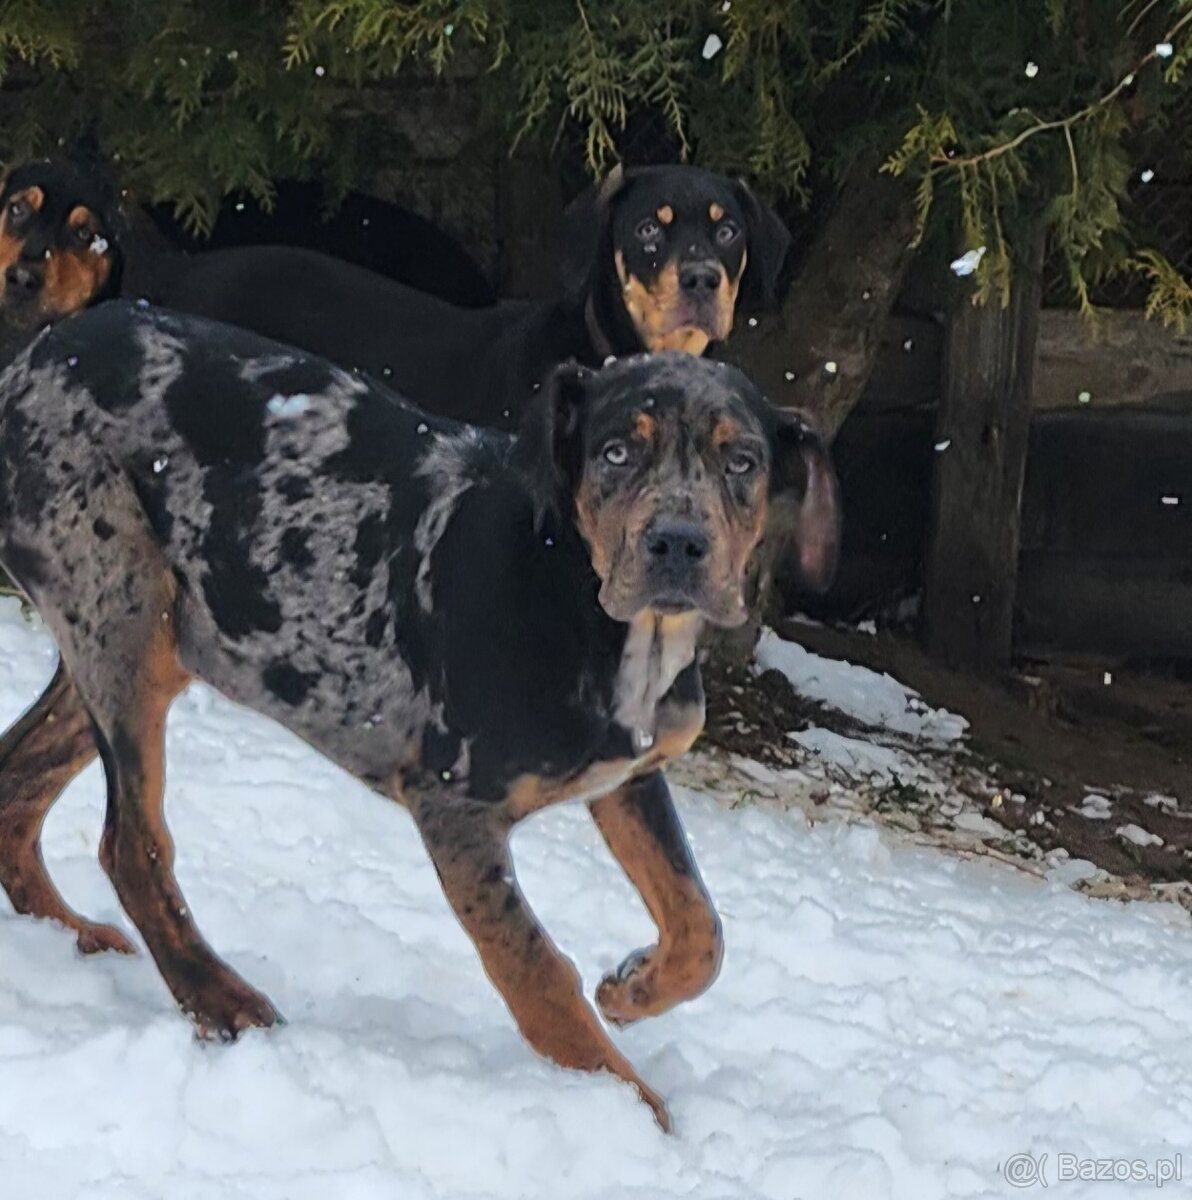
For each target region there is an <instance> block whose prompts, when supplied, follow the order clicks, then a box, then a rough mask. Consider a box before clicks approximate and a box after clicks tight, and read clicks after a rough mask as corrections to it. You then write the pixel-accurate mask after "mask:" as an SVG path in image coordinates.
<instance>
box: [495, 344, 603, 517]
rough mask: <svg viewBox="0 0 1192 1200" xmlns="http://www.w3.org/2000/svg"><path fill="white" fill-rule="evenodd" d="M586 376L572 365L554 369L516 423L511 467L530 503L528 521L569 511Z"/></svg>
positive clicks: (585, 371)
mask: <svg viewBox="0 0 1192 1200" xmlns="http://www.w3.org/2000/svg"><path fill="white" fill-rule="evenodd" d="M591 374H592V372H591V371H589V370H588V368H587V367H582V366H580V365H579V363H576V362H566V363H563V365H562V366H559V367H556V368H555V370H554V372H553V373H552V374H551V376H550V378H549V379H548V380H547V381H546V383H544V384H543V385H542V387H541V389H540V390H539V392H538V394H537V395H536V396H535V397H534V400H533V402H532V403H531V404H530V406H529V408H527V409H526V413H525V416H524V417H523V418H522V423H521V429H520V431H519V433H518V435H517V443H516V445H515V446H514V449H513V463H514V465H515V466H516V467H517V469H518V472H519V473H520V474H521V476H522V478H523V480H524V481H525V483H526V486H527V488H528V490H529V492H530V495H531V497H532V498H533V501H534V520H535V523H536V524H537V525H538V526H541V525H542V523H543V521H544V520H546V518H547V516H548V515H555V516H563V515H565V514H566V513H567V512H568V511H569V507H570V505H571V502H572V497H573V495H574V491H575V487H576V485H577V483H578V482H579V469H580V465H581V462H582V457H581V456H582V447H581V444H580V443H581V441H582V437H581V434H582V427H583V410H584V402H585V398H586V385H587V380H588V378H589V377H590V376H591Z"/></svg>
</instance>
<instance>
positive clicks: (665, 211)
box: [658, 204, 675, 225]
mask: <svg viewBox="0 0 1192 1200" xmlns="http://www.w3.org/2000/svg"><path fill="white" fill-rule="evenodd" d="M658 219H659V220H660V221H661V222H662V223H663V225H669V224H670V223H671V222H672V221H673V220H674V219H675V210H674V209H673V208H671V206H670V205H669V204H664V205H663V206H662V207H661V208H660V209H659V210H658Z"/></svg>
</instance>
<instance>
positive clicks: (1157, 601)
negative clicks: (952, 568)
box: [1015, 549, 1192, 662]
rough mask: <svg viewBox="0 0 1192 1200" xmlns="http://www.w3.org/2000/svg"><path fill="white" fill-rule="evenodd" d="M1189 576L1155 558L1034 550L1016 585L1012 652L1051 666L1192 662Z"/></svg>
mask: <svg viewBox="0 0 1192 1200" xmlns="http://www.w3.org/2000/svg"><path fill="white" fill-rule="evenodd" d="M1189 613H1192V575H1190V574H1189V572H1188V569H1187V567H1186V566H1181V565H1180V564H1179V563H1176V562H1166V563H1165V562H1161V561H1156V560H1155V559H1154V558H1132V557H1119V558H1110V557H1108V556H1105V555H1095V556H1093V555H1084V554H1065V553H1062V552H1058V551H1054V550H1050V549H1048V550H1031V551H1027V552H1025V553H1024V554H1023V555H1022V562H1021V568H1020V571H1019V580H1018V600H1017V618H1018V620H1017V626H1016V630H1015V650H1016V652H1017V654H1019V655H1020V656H1025V657H1028V658H1040V659H1046V660H1048V661H1055V660H1057V659H1063V658H1070V657H1076V658H1081V659H1088V658H1097V659H1099V660H1101V661H1104V660H1106V659H1109V660H1111V662H1112V661H1113V660H1126V659H1130V660H1133V661H1140V660H1151V661H1158V660H1165V661H1166V660H1171V659H1184V660H1192V621H1189V619H1188V614H1189Z"/></svg>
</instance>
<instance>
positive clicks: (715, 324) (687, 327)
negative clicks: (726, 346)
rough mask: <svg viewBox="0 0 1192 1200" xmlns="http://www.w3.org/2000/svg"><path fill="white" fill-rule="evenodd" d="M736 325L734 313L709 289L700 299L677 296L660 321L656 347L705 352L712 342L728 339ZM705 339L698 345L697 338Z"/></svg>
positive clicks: (653, 347) (654, 347) (655, 348)
mask: <svg viewBox="0 0 1192 1200" xmlns="http://www.w3.org/2000/svg"><path fill="white" fill-rule="evenodd" d="M732 327H733V314H732V311H731V310H729V311H728V312H727V313H726V312H725V310H724V306H723V304H722V303H721V301H720V299H719V297H718V296H717V295H716V294H715V293H709V294H708V295H706V296H703V297H700V298H699V299H693V298H688V297H686V296H684V297H681V298H679V299H677V300H676V301H675V302H674V303H673V304H672V305H671V306H670V310H669V311H668V312H667V313H666V314H665V316H664V317H663V320H662V321H660V322H659V328H658V330H657V333H656V335H655V339H654V340H655V341H656V343H657V344H656V345H654V346H652V347H651V349H654V350H691V349H694V351H695V352H696V353H703V350H704V349H705V348H706V347H707V345H708V343H709V342H722V341H724V340H725V339H726V338H727V337H728V335H729V333H730V332H731V331H732ZM697 341H699V342H702V345H701V346H699V347H698V349H696V348H694V347H692V346H691V343H693V342H697Z"/></svg>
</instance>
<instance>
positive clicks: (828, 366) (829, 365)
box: [824, 359, 840, 375]
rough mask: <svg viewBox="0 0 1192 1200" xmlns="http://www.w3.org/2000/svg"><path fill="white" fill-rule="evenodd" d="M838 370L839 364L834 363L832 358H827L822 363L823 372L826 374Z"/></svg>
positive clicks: (832, 373) (834, 372)
mask: <svg viewBox="0 0 1192 1200" xmlns="http://www.w3.org/2000/svg"><path fill="white" fill-rule="evenodd" d="M839 370H840V367H839V365H838V364H837V363H835V362H834V361H833V360H832V359H828V361H827V362H826V363H824V372H825V373H826V374H828V375H835V374H836V372H837V371H839Z"/></svg>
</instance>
